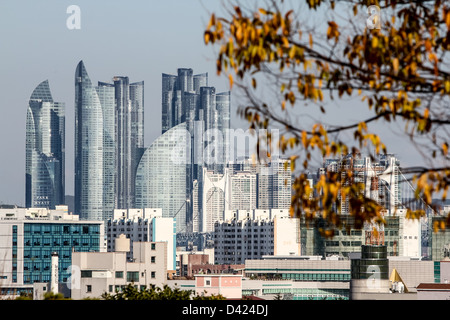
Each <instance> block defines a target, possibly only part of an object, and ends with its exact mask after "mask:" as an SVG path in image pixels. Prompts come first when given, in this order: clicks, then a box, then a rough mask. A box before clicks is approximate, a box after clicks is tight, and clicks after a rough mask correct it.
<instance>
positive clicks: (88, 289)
mask: <svg viewBox="0 0 450 320" xmlns="http://www.w3.org/2000/svg"><path fill="white" fill-rule="evenodd" d="M86 292H87V293H89V292H92V286H91V285H87V286H86Z"/></svg>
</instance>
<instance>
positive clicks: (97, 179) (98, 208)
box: [75, 61, 114, 221]
mask: <svg viewBox="0 0 450 320" xmlns="http://www.w3.org/2000/svg"><path fill="white" fill-rule="evenodd" d="M99 92H100V94H99ZM113 123H114V88H110V87H100V88H98V87H94V86H93V84H92V82H91V79H90V78H89V75H88V73H87V71H86V68H85V66H84V63H83V61H80V63H79V64H78V66H77V69H76V72H75V212H76V213H77V214H79V215H80V218H81V219H87V220H102V221H106V220H107V219H108V218H109V217H110V216H111V215H112V210H114V201H112V202H111V201H105V200H106V199H111V197H112V199H114V187H111V184H113V183H114V179H113V177H112V176H109V178H108V179H106V180H107V181H105V176H107V175H108V173H111V174H113V170H114V154H111V152H113V146H114V143H113V141H114V132H110V131H109V130H113V128H114V126H113ZM108 129H109V130H108ZM106 182H109V184H108V183H106ZM107 192H109V194H105V193H107Z"/></svg>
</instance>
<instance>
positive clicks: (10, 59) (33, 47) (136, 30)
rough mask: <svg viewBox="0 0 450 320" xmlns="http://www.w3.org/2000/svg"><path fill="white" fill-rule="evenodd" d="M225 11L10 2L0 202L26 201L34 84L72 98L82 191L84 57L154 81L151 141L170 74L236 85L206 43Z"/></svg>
mask: <svg viewBox="0 0 450 320" xmlns="http://www.w3.org/2000/svg"><path fill="white" fill-rule="evenodd" d="M293 2H295V3H297V2H296V1H293ZM70 5H77V6H78V7H79V8H80V13H81V15H80V16H81V20H80V22H81V23H80V27H81V28H80V29H79V30H77V29H75V30H70V29H69V28H67V25H66V20H67V19H68V18H69V17H70V16H71V14H68V13H67V12H66V11H67V8H68V7H69V6H70ZM222 9H223V7H222V1H219V0H164V1H163V0H132V1H116V0H108V1H106V0H95V1H94V0H70V1H68V0H40V1H36V0H1V1H0V75H1V77H0V203H5V204H18V205H24V203H25V123H26V110H27V105H28V100H29V97H30V95H31V93H32V92H33V90H34V88H35V87H36V86H37V85H38V84H39V83H40V82H42V81H43V80H47V79H48V80H49V84H50V89H51V91H52V95H53V99H54V100H55V101H58V102H64V103H65V104H66V194H68V195H73V180H74V177H73V167H74V137H73V135H74V115H75V110H74V90H75V88H74V73H75V68H76V66H77V64H78V62H79V61H80V60H83V61H84V63H85V66H86V68H87V71H88V73H89V76H90V78H91V80H92V82H93V83H94V84H96V83H97V82H98V81H105V82H109V81H111V79H112V77H113V76H117V75H119V76H128V77H129V78H130V81H131V82H136V81H142V80H143V81H144V82H145V111H144V113H145V123H144V125H145V145H146V146H150V144H151V143H152V142H153V141H154V140H155V139H156V138H157V137H158V136H159V135H160V132H161V74H162V73H173V74H176V71H177V68H180V67H189V68H192V69H193V70H194V73H204V72H208V73H209V85H210V86H215V87H216V91H218V92H221V91H227V90H229V85H228V81H227V80H226V79H225V78H223V77H220V78H218V77H217V76H216V70H215V55H214V51H213V50H214V48H213V47H211V46H205V44H204V42H203V31H204V28H205V26H206V24H207V22H208V20H209V13H210V12H217V11H220V10H222ZM324 26H326V21H324ZM216 49H217V48H216ZM236 100H237V99H235V98H234V97H232V110H231V112H232V125H231V126H232V127H233V128H243V129H246V123H245V122H244V121H243V120H242V119H240V118H238V117H237V116H235V113H236V109H237V106H238V101H236ZM332 106H333V109H332V113H331V115H332V117H331V119H336V120H338V119H340V120H342V121H344V122H345V121H349V122H350V123H352V122H353V121H355V119H361V112H362V111H361V110H363V109H364V108H367V107H366V106H365V105H362V104H361V105H359V106H358V105H356V108H358V107H361V106H364V108H362V107H361V108H359V109H356V112H355V111H353V112H348V102H346V101H334V102H333V105H332ZM358 110H359V111H358ZM308 112H310V111H308V109H305V113H308ZM333 112H334V114H335V115H336V116H335V117H334V118H333ZM333 121H334V120H333ZM400 131H401V130H400ZM380 133H381V135H382V137H383V138H385V139H386V140H385V142H386V143H387V144H388V146H389V147H392V148H391V149H390V150H395V152H396V153H397V154H398V157H399V158H400V160H401V161H402V164H413V165H417V164H418V163H417V162H416V161H415V159H416V158H417V151H416V150H414V148H410V147H408V145H407V144H405V141H404V140H399V136H398V135H397V134H395V132H393V131H390V130H381V132H380ZM411 159H413V160H414V161H410V160H411ZM408 162H409V163H408Z"/></svg>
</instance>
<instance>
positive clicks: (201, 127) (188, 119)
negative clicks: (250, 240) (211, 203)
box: [161, 68, 231, 232]
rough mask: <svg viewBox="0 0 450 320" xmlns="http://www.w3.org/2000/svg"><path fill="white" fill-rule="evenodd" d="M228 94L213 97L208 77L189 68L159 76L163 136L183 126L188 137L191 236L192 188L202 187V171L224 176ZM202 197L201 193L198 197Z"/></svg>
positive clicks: (227, 151)
mask: <svg viewBox="0 0 450 320" xmlns="http://www.w3.org/2000/svg"><path fill="white" fill-rule="evenodd" d="M230 99H231V95H230V92H221V93H216V88H215V87H211V86H209V85H208V74H207V73H202V74H196V75H194V73H193V70H192V69H190V68H179V69H178V70H177V75H171V74H165V73H163V74H162V104H161V106H162V118H161V126H162V133H163V134H164V133H165V132H166V131H168V130H169V129H171V128H174V127H175V126H177V125H180V124H182V123H184V124H185V130H186V132H187V133H188V135H189V137H190V142H189V143H188V146H189V148H188V149H189V150H188V153H187V155H186V156H187V159H186V162H185V163H186V199H189V201H188V202H187V203H186V208H184V209H183V210H185V211H186V214H185V216H186V223H187V227H186V228H184V229H183V230H184V231H185V232H192V220H193V216H194V215H195V213H194V212H193V205H194V203H197V204H198V205H199V206H200V208H199V209H200V210H201V204H202V202H201V201H200V200H199V199H194V197H193V190H194V184H198V187H199V188H201V186H202V175H203V173H202V170H203V168H207V169H208V170H212V171H214V172H216V173H223V169H224V166H225V164H226V159H227V157H228V156H229V150H228V149H229V141H228V138H227V134H226V133H227V130H229V129H230V108H231V106H230V103H231V101H230ZM197 196H201V193H197Z"/></svg>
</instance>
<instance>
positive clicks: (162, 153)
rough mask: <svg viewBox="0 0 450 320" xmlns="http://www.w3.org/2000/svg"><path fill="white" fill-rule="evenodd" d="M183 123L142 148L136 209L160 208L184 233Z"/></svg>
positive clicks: (186, 198) (184, 142)
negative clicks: (143, 149) (173, 219)
mask: <svg viewBox="0 0 450 320" xmlns="http://www.w3.org/2000/svg"><path fill="white" fill-rule="evenodd" d="M187 139H189V137H188V136H187V135H186V124H185V123H182V124H179V125H177V126H175V127H174V128H171V129H169V130H168V131H166V132H165V133H164V134H162V135H161V136H160V137H158V138H157V139H156V140H155V141H154V142H153V143H152V144H151V146H150V147H148V148H147V149H145V151H144V153H143V155H142V157H141V160H140V162H139V165H138V167H137V171H136V208H161V209H162V212H163V216H164V217H171V218H175V219H176V224H177V232H180V231H183V232H184V231H185V230H186V212H187V206H188V203H189V198H188V197H187V194H186V182H187V180H186V168H187V166H186V158H185V154H186V148H187Z"/></svg>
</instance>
